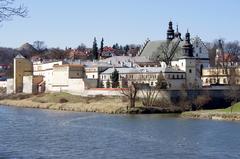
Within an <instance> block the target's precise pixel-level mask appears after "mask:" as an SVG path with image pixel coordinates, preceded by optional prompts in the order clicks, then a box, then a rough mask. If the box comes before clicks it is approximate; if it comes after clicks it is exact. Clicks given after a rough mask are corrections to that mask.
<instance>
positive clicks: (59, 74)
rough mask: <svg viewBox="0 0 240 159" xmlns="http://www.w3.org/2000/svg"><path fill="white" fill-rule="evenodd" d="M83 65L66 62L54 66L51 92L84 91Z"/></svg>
mask: <svg viewBox="0 0 240 159" xmlns="http://www.w3.org/2000/svg"><path fill="white" fill-rule="evenodd" d="M84 78H85V69H84V67H83V65H77V64H64V65H54V66H53V76H52V79H53V82H52V88H51V90H50V91H51V92H61V91H63V92H82V91H84V90H85V82H84Z"/></svg>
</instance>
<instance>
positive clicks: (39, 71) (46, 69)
mask: <svg viewBox="0 0 240 159" xmlns="http://www.w3.org/2000/svg"><path fill="white" fill-rule="evenodd" d="M62 64H63V61H51V62H41V61H37V62H34V63H33V75H34V76H43V80H44V82H45V89H46V91H49V90H51V88H52V82H53V78H52V77H53V66H54V65H62Z"/></svg>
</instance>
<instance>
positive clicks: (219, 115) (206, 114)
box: [181, 110, 240, 121]
mask: <svg viewBox="0 0 240 159" xmlns="http://www.w3.org/2000/svg"><path fill="white" fill-rule="evenodd" d="M181 116H182V117H184V118H192V119H211V120H227V121H240V113H229V112H220V111H216V110H215V111H213V110H202V111H191V112H184V113H182V114H181Z"/></svg>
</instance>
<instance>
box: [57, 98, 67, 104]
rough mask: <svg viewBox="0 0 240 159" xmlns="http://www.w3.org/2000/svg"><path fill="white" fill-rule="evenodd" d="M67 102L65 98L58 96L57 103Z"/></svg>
mask: <svg viewBox="0 0 240 159" xmlns="http://www.w3.org/2000/svg"><path fill="white" fill-rule="evenodd" d="M67 102H68V100H67V99H65V98H60V99H59V103H67Z"/></svg>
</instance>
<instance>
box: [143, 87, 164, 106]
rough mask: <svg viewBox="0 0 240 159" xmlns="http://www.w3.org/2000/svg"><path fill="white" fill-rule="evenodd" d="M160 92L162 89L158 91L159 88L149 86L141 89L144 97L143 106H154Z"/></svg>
mask: <svg viewBox="0 0 240 159" xmlns="http://www.w3.org/2000/svg"><path fill="white" fill-rule="evenodd" d="M159 92H160V89H158V87H151V86H149V85H147V86H145V87H143V89H141V93H142V95H143V99H142V100H143V105H144V106H147V107H152V106H154V105H155V104H156V100H157V97H158V95H159Z"/></svg>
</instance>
